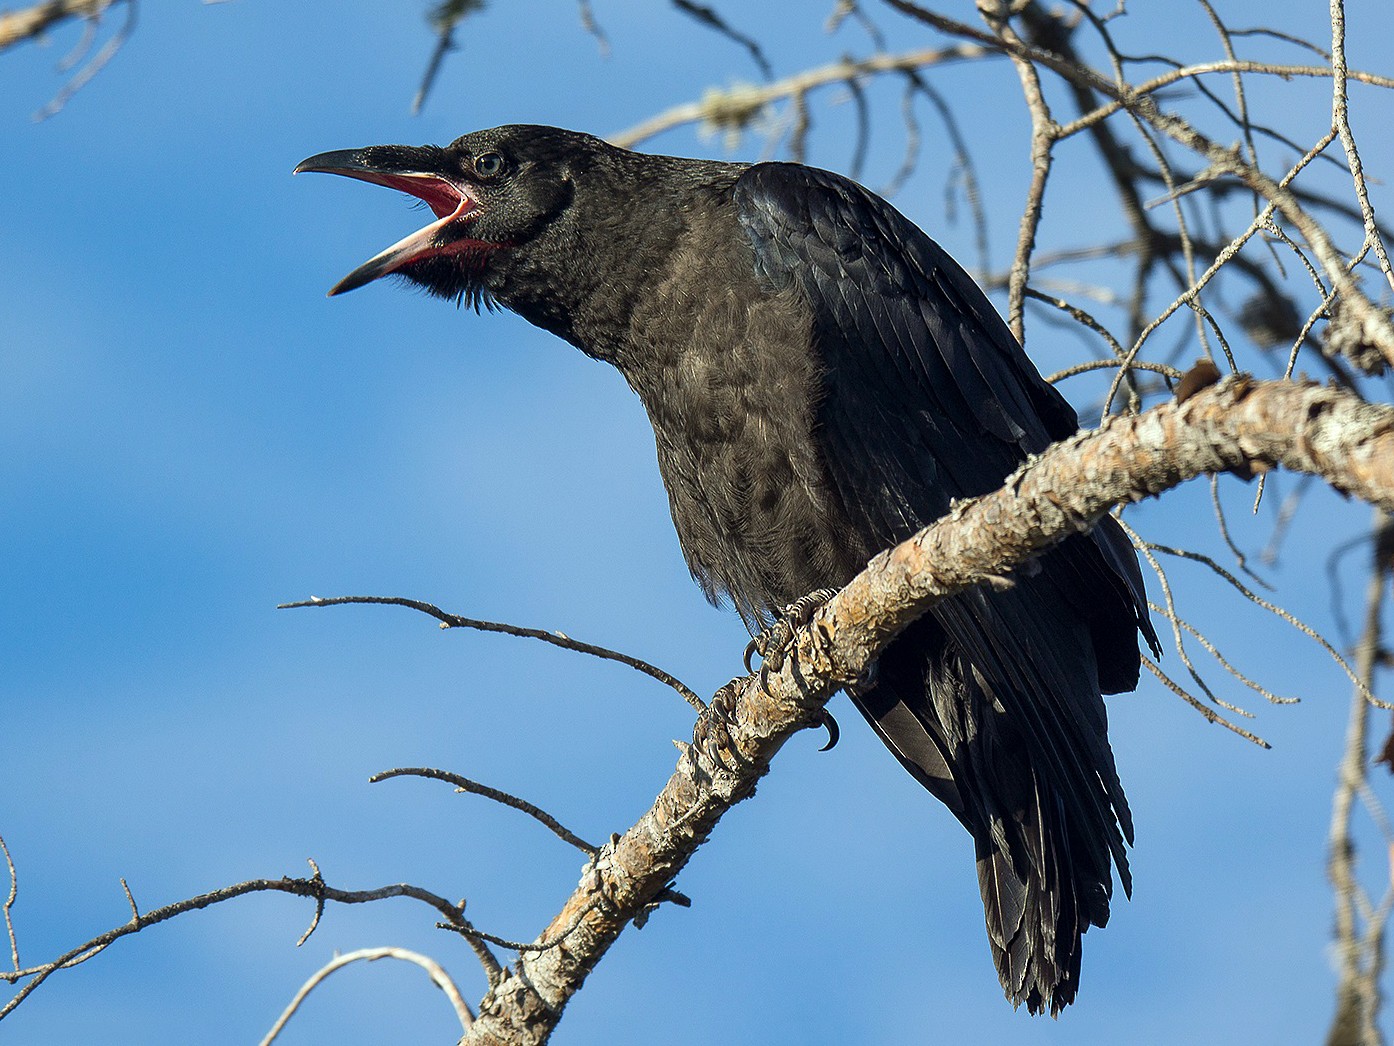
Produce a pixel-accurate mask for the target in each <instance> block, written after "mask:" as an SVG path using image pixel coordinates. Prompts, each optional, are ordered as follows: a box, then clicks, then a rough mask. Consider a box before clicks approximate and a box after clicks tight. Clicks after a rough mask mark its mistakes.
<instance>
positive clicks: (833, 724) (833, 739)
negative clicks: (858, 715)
mask: <svg viewBox="0 0 1394 1046" xmlns="http://www.w3.org/2000/svg"><path fill="white" fill-rule="evenodd" d="M818 725H819V726H821V727H822V728H823V729H824V730H826V731H827V732H828V743H827V744H825V745H824V746H823V747H822V748H820V749H818V751H820V752H831V751H832V750H833V749H834V748H836V747H837V742H838V741H839V740H841V738H842V727H840V726H838V725H837V720H836V719H834V718H833V714H832V713H831V712H829V711H828V710H827V709H826V708H825V709H823V710H822V711H821V712H819V713H818Z"/></svg>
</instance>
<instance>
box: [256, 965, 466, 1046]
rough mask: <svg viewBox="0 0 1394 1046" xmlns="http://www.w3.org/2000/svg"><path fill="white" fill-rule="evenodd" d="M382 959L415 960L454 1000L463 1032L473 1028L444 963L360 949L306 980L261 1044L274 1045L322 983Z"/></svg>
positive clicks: (326, 966) (462, 999) (321, 969)
mask: <svg viewBox="0 0 1394 1046" xmlns="http://www.w3.org/2000/svg"><path fill="white" fill-rule="evenodd" d="M379 959H401V960H403V961H405V962H410V963H415V964H416V965H417V966H420V967H421V968H422V969H423V970H425V971H426V972H427V973H428V974H430V976H431V980H432V982H433V983H434V984H435V986H436V987H437V988H439V989H440V990H441V991H443V992H445V997H446V998H447V999H449V1000H450V1005H451V1006H453V1007H454V1008H455V1016H456V1017H458V1018H459V1019H460V1028H461V1030H462V1031H469V1029H470V1025H472V1024H473V1023H474V1014H473V1012H471V1010H470V1008H469V1004H468V1003H466V1002H465V1000H464V998H463V997H462V996H461V995H460V989H459V988H457V987H456V986H455V982H454V981H452V980H451V979H450V974H448V973H446V972H445V970H444V969H443V968H442V967H441V965H440V964H439V963H438V962H436V961H435V960H434V959H432V958H430V957H429V956H425V955H422V954H420V953H419V952H413V951H408V950H407V949H406V948H360V949H358V950H357V951H353V952H348V953H346V954H344V955H340V956H336V957H335V958H334V959H332V960H331V961H329V962H328V963H325V965H324V966H322V967H320V968H319V969H318V970H317V971H315V973H314V975H313V976H312V977H311V978H310V979H309V980H308V981H306V982H305V983H304V984H303V985H302V986H301V988H300V990H299V991H298V992H296V993H295V998H293V999H291V1001H290V1005H288V1006H287V1007H286V1008H285V1012H283V1013H282V1014H281V1016H280V1017H279V1018H277V1020H276V1023H275V1024H274V1025H273V1026H272V1028H271V1030H270V1031H269V1032H267V1033H266V1038H264V1039H262V1040H261V1046H271V1043H272V1042H274V1041H275V1039H276V1037H277V1036H278V1035H280V1034H281V1032H282V1031H283V1030H284V1029H285V1026H286V1025H287V1024H288V1023H289V1022H290V1019H291V1018H292V1017H294V1016H295V1011H296V1010H298V1009H300V1004H301V1003H302V1002H304V1001H305V999H306V997H307V996H308V995H309V994H310V992H312V991H314V990H315V988H317V987H318V986H319V985H320V983H321V982H322V981H323V980H324V979H325V978H326V977H328V976H329V975H330V974H332V973H334V972H335V971H336V970H341V969H343V968H344V967H345V966H347V965H349V964H350V963H354V962H358V961H360V960H362V961H366V962H376V961H377V960H379Z"/></svg>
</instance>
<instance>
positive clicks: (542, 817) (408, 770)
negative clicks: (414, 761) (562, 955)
mask: <svg viewBox="0 0 1394 1046" xmlns="http://www.w3.org/2000/svg"><path fill="white" fill-rule="evenodd" d="M393 777H429V778H431V779H433V780H436V781H445V782H446V783H447V784H453V785H454V786H455V790H456V791H457V792H468V793H470V794H471V795H482V796H484V797H485V798H486V799H492V800H493V801H494V802H496V803H502V804H503V805H504V806H507V807H511V808H512V809H514V810H519V811H521V812H523V813H525V814H527V815H528V816H529V817H531V818H533V819H534V820H535V821H537V822H538V823H539V824H541V825H543V826H545V827H546V828H548V829H549V830H550V831H551V832H552V833H553V834H554V835H556V837H557V838H558V839H561V840H562V841H563V842H566V843H569V844H570V845H572V846H574V847H576V849H578V850H580V851H581V852H582V853H584V854H589V855H591V856H594V855H595V854H596V852H597V851H598V850H599V849H600V848H599V847H598V846H595V845H593V844H591V843H588V842H586V841H585V840H584V839H582V838H581V837H580V836H579V835H577V834H576V833H575V832H572V831H571V830H570V829H568V828H567V827H566V826H565V825H563V824H562V823H561V822H560V821H558V820H557V819H556V818H555V817H553V816H552V815H551V814H549V813H548V812H547V811H546V810H543V809H541V808H540V807H537V806H534V805H533V804H532V803H530V802H528V801H527V800H526V799H520V798H518V797H517V796H516V795H511V794H510V793H508V792H505V791H503V790H502V789H499V788H491V787H490V786H489V785H486V784H480V783H479V782H478V781H472V780H470V779H469V778H468V777H462V776H460V775H459V774H452V773H450V772H449V771H448V770H434V769H432V768H430V767H424V766H409V767H399V768H397V769H395V770H384V771H382V772H381V773H377V774H374V775H373V776H372V777H370V778H368V781H369V782H370V783H372V784H377V783H378V782H379V781H386V780H388V779H390V778H393Z"/></svg>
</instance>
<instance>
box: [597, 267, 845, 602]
mask: <svg viewBox="0 0 1394 1046" xmlns="http://www.w3.org/2000/svg"><path fill="white" fill-rule="evenodd" d="M728 271H729V270H728ZM694 286H696V287H705V290H703V291H702V292H700V293H696V292H695V291H694ZM631 330H632V333H631V349H632V359H631V360H630V361H627V362H628V363H629V365H628V366H622V367H621V369H622V370H624V371H625V374H626V377H627V378H628V379H629V381H630V384H631V386H633V388H634V389H635V391H636V392H637V393H638V394H639V396H640V398H641V399H642V400H643V403H644V406H645V408H646V409H647V411H648V415H649V420H650V421H651V422H652V424H653V429H654V436H655V441H656V444H657V451H658V465H659V470H660V472H661V473H662V476H663V481H664V485H665V486H666V488H667V491H668V500H669V506H670V508H671V510H672V515H673V523H674V525H675V527H676V528H677V532H678V539H679V542H680V543H681V545H682V548H683V552H684V554H685V555H686V557H687V561H688V564H689V566H690V567H691V568H692V571H693V574H694V575H695V576H696V577H697V578H698V580H699V581H700V582H701V583H702V585H703V587H704V588H705V589H706V591H707V593H708V595H709V596H712V597H714V598H715V597H717V596H720V595H728V596H730V597H731V598H732V600H733V601H734V602H735V604H736V606H737V607H738V608H739V609H740V610H741V612H742V614H743V615H744V616H746V617H747V619H748V620H753V619H755V618H757V617H759V616H762V615H765V614H768V613H769V612H770V611H772V610H775V609H777V608H779V607H782V606H783V605H784V604H786V603H789V602H792V601H793V600H794V599H796V598H797V597H798V596H800V595H803V594H804V593H805V592H808V591H811V590H812V589H815V588H820V587H823V586H826V585H833V584H840V583H841V582H842V581H845V580H846V579H847V578H848V577H850V576H851V574H852V573H853V572H855V570H856V568H857V566H859V565H860V560H859V558H858V555H859V550H857V549H854V548H851V547H849V545H848V528H847V527H846V524H845V516H844V513H842V511H841V509H840V507H839V506H838V505H837V504H836V502H835V498H834V497H833V495H832V493H831V488H830V485H829V483H828V481H827V476H826V472H825V469H824V465H823V459H822V454H821V450H820V447H819V444H818V436H817V420H816V419H817V408H818V401H819V397H820V394H821V382H822V370H821V368H820V366H819V363H818V357H817V354H816V350H815V347H814V345H813V343H812V340H811V321H810V317H809V314H808V311H807V309H806V307H805V306H803V305H802V303H801V302H800V301H799V300H798V299H797V297H796V296H795V295H794V294H793V293H792V292H787V293H779V294H769V293H767V292H765V291H763V290H761V289H760V288H759V287H758V286H756V284H755V282H754V280H753V279H751V280H750V281H748V282H744V283H743V282H740V281H730V280H729V279H728V280H727V281H726V282H724V283H713V282H711V281H699V282H698V283H697V284H696V285H694V283H693V282H692V281H691V280H675V281H671V282H667V283H665V285H664V286H663V287H661V288H660V291H659V293H657V294H655V295H654V296H652V298H651V299H650V300H649V301H648V302H646V303H645V307H644V308H643V309H641V310H638V311H637V312H636V314H635V316H634V323H633V326H632V329H631Z"/></svg>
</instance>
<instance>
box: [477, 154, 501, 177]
mask: <svg viewBox="0 0 1394 1046" xmlns="http://www.w3.org/2000/svg"><path fill="white" fill-rule="evenodd" d="M474 173H475V174H477V175H479V177H481V178H495V177H497V176H498V175H500V174H502V173H503V157H502V156H500V155H499V154H498V153H480V154H479V155H478V156H476V157H475V158H474Z"/></svg>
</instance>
